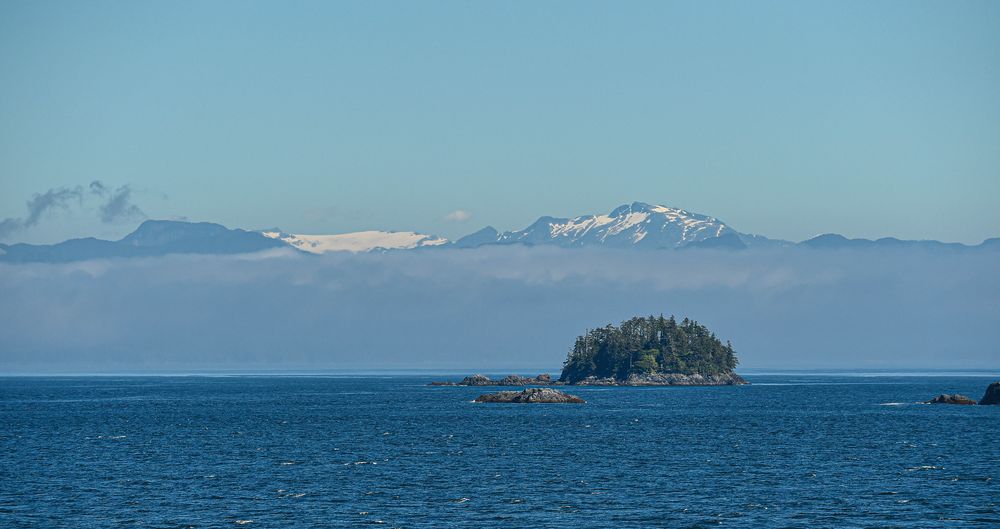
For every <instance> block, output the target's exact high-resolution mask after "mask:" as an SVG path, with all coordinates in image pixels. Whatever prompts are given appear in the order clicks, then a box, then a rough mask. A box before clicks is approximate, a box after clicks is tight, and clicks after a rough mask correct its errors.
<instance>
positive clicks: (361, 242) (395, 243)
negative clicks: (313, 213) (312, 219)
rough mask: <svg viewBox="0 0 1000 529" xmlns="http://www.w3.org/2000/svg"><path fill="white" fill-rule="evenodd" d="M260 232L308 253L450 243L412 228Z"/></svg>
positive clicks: (392, 248)
mask: <svg viewBox="0 0 1000 529" xmlns="http://www.w3.org/2000/svg"><path fill="white" fill-rule="evenodd" d="M261 234H262V235H264V236H265V237H270V238H272V239H277V240H280V241H283V242H285V243H286V244H289V245H291V246H293V247H295V248H298V249H299V250H302V251H304V252H309V253H326V252H351V253H360V252H371V251H379V250H412V249H414V248H423V247H428V246H442V245H446V244H448V239H444V238H442V237H437V236H435V235H424V234H422V233H415V232H412V231H359V232H354V233H340V234H336V235H299V234H291V233H284V232H282V231H281V230H277V229H274V230H264V231H262V232H261Z"/></svg>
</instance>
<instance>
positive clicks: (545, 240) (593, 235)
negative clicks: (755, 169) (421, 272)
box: [455, 202, 770, 248]
mask: <svg viewBox="0 0 1000 529" xmlns="http://www.w3.org/2000/svg"><path fill="white" fill-rule="evenodd" d="M710 240H711V241H712V242H711V243H706V244H704V245H705V246H707V247H709V246H710V247H728V248H732V247H745V246H747V245H749V244H761V243H764V242H765V241H770V239H766V238H763V237H760V236H754V235H746V234H742V233H739V232H737V231H736V230H734V229H733V228H731V227H730V226H728V225H726V224H725V223H724V222H722V221H720V220H719V219H716V218H714V217H709V216H707V215H701V214H698V213H691V212H689V211H686V210H683V209H678V208H671V207H667V206H660V205H650V204H644V203H642V202H633V203H631V204H625V205H622V206H619V207H617V208H615V209H614V210H612V211H611V212H610V213H608V214H607V215H584V216H580V217H574V218H571V219H566V218H553V217H542V218H540V219H538V220H537V221H535V223H534V224H532V225H531V226H528V227H527V228H525V229H523V230H517V231H508V232H504V233H499V232H497V231H496V230H495V229H493V228H492V227H487V228H484V229H483V230H480V231H478V232H476V233H473V234H471V235H468V236H466V237H462V238H461V239H459V240H458V241H456V242H455V246H458V247H462V248H472V247H477V246H483V245H487V244H516V243H521V244H530V245H536V244H552V245H557V246H608V247H613V248H626V247H637V248H681V247H684V246H688V245H691V244H699V243H702V242H703V241H710Z"/></svg>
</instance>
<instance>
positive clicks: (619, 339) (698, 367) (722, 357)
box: [560, 314, 737, 383]
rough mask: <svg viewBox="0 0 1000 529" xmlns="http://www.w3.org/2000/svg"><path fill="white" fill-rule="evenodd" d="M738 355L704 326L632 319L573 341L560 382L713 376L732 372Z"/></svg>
mask: <svg viewBox="0 0 1000 529" xmlns="http://www.w3.org/2000/svg"><path fill="white" fill-rule="evenodd" d="M736 364H737V360H736V353H735V351H733V346H732V344H730V343H728V342H727V343H725V344H723V343H722V342H721V341H720V340H719V339H718V338H716V336H715V333H713V332H712V331H710V330H708V328H707V327H705V326H704V325H702V324H700V323H698V322H696V321H694V320H690V319H688V318H684V320H683V321H681V322H680V323H678V322H677V320H675V319H674V317H673V316H670V317H669V318H664V317H663V315H662V314H661V315H660V316H649V317H647V318H643V317H635V318H632V319H630V320H626V321H623V322H622V323H621V325H619V326H617V327H616V326H614V325H610V324H609V325H607V326H605V327H599V328H597V329H592V330H589V331H587V332H586V333H585V334H583V335H582V336H579V337H577V339H576V343H575V344H574V345H573V349H572V350H571V351H570V352H569V355H568V356H567V357H566V362H564V363H563V370H562V376H560V380H562V381H564V382H568V383H575V382H578V381H580V380H583V379H585V378H587V377H590V376H593V377H597V378H615V379H617V380H625V379H627V378H628V377H629V375H631V374H636V375H645V374H655V373H680V374H685V375H693V374H696V373H697V374H701V375H714V374H721V373H729V372H731V371H732V370H733V369H735V368H736Z"/></svg>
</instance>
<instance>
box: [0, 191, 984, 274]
mask: <svg viewBox="0 0 1000 529" xmlns="http://www.w3.org/2000/svg"><path fill="white" fill-rule="evenodd" d="M493 245H530V246H540V245H546V246H559V247H566V248H579V247H606V248H615V249H636V250H641V249H646V250H681V249H717V250H743V249H747V248H768V247H798V248H805V249H848V248H851V249H892V248H923V249H927V250H940V251H967V250H990V249H992V250H1000V238H993V239H987V240H985V241H983V242H982V243H981V244H979V245H975V246H969V245H964V244H959V243H943V242H940V241H933V240H920V241H913V240H900V239H895V238H891V237H890V238H883V239H877V240H870V239H848V238H846V237H843V236H841V235H837V234H824V235H820V236H817V237H814V238H812V239H809V240H806V241H803V242H800V243H792V242H789V241H783V240H778V239H770V238H767V237H764V236H761V235H755V234H749V233H742V232H739V231H737V230H736V229H734V228H732V227H731V226H729V225H727V224H725V223H724V222H722V221H720V220H718V219H717V218H715V217H710V216H707V215H702V214H698V213H692V212H688V211H686V210H683V209H678V208H672V207H668V206H662V205H650V204H645V203H642V202H633V203H632V204H624V205H622V206H619V207H617V208H615V209H613V210H612V211H611V212H609V213H608V214H598V215H583V216H579V217H573V218H555V217H548V216H546V217H541V218H539V219H538V220H537V221H535V222H534V223H532V224H531V225H530V226H528V227H526V228H524V229H522V230H515V231H505V232H499V231H497V230H496V229H495V228H493V227H492V226H487V227H485V228H483V229H481V230H479V231H477V232H475V233H472V234H469V235H466V236H465V237H461V238H459V239H458V240H456V241H449V240H447V239H445V238H442V237H438V236H435V235H427V234H421V233H416V232H410V231H361V232H353V233H341V234H333V235H303V234H292V233H285V232H283V231H282V230H280V229H278V228H272V229H266V230H243V229H229V228H226V227H225V226H222V225H220V224H214V223H209V222H184V221H172V220H147V221H145V222H143V223H142V224H141V225H140V226H139V227H138V228H137V229H136V230H135V231H134V232H132V233H130V234H129V235H127V236H125V237H124V238H122V239H120V240H117V241H107V240H101V239H95V238H84V239H71V240H68V241H64V242H61V243H58V244H52V245H33V244H24V243H18V244H10V245H6V244H0V261H7V262H48V263H58V262H70V261H79V260H86V259H100V258H116V257H117V258H121V257H151V256H160V255H167V254H177V253H187V254H241V253H250V252H258V251H263V250H275V249H292V250H294V251H296V252H302V253H308V254H322V253H327V252H344V251H346V252H352V253H359V252H377V251H390V250H396V251H401V250H430V249H443V248H457V249H463V248H465V249H467V248H478V247H482V246H493Z"/></svg>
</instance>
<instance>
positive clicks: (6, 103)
mask: <svg viewBox="0 0 1000 529" xmlns="http://www.w3.org/2000/svg"><path fill="white" fill-rule="evenodd" d="M997 94H1000V3H997V2H992V1H940V2H924V1H844V2H809V1H794V2H767V1H762V2H666V1H657V2H628V3H615V2H577V1H574V2H552V1H545V2H494V3H485V2H378V1H376V2H308V1H297V2H248V1H239V2H230V1H214V2H182V1H181V2H124V1H120V2H104V1H93V2H70V1H68V2H52V1H45V2H34V1H31V2H28V1H7V2H3V3H0V220H2V219H14V220H18V219H22V220H23V219H25V218H27V216H28V215H29V212H28V209H27V207H26V202H27V201H29V200H31V199H32V197H34V196H35V195H36V194H44V193H46V192H47V191H50V190H54V191H56V192H58V191H60V190H65V189H69V190H73V189H77V187H78V186H80V188H82V190H83V193H82V194H81V196H80V197H78V198H77V199H74V200H71V201H69V202H66V203H65V206H66V207H65V208H51V209H50V210H48V211H47V212H45V213H44V215H42V216H41V217H40V218H38V219H37V222H35V223H33V224H31V225H23V224H22V225H21V228H20V229H18V230H14V232H12V233H8V234H6V235H5V236H4V238H3V241H4V242H15V241H25V242H36V243H47V242H56V241H59V240H63V239H66V238H69V237H79V236H90V235H95V236H99V237H107V238H116V237H120V236H122V235H124V234H125V233H127V232H129V231H131V230H132V229H134V227H135V226H136V224H137V223H138V222H139V221H140V220H141V219H142V218H147V217H149V218H187V219H191V220H208V221H215V222H221V223H223V224H226V225H228V226H232V227H244V228H250V229H261V228H270V227H280V228H282V229H284V230H285V231H289V232H297V233H339V232H348V231H356V230H363V229H387V230H416V231H421V232H426V233H435V234H439V235H443V236H446V237H452V238H453V237H457V236H460V235H464V234H467V233H470V232H472V231H475V230H476V229H479V228H481V227H482V226H485V225H493V226H495V227H497V228H498V229H501V230H505V229H518V228H523V227H524V226H526V225H528V224H530V223H531V222H532V221H533V220H535V219H536V218H537V217H539V216H541V215H552V216H575V215H582V214H591V213H601V212H607V211H610V210H611V209H612V208H614V207H615V206H617V205H619V204H623V203H629V202H632V201H643V202H649V203H660V204H665V205H670V206H675V207H682V208H686V209H688V210H691V211H695V212H700V213H705V214H709V215H713V216H715V217H718V218H720V219H722V220H723V221H725V222H727V223H729V224H730V225H732V226H733V227H735V228H736V229H738V230H740V231H743V232H750V233H759V234H763V235H767V236H769V237H775V238H784V239H789V240H802V239H806V238H808V237H811V236H814V235H816V234H819V233H826V232H838V233H842V234H845V235H847V236H851V237H869V238H875V237H881V236H896V237H901V238H914V239H926V238H931V239H939V240H945V241H959V242H966V243H978V242H979V241H981V240H982V239H984V238H987V237H995V236H998V235H1000V207H997V206H998V203H997V197H1000V148H998V146H1000V97H997ZM93 181H98V182H100V183H101V185H102V186H104V187H105V188H106V189H107V190H110V191H109V193H110V192H113V191H114V190H125V191H127V195H128V196H127V198H128V199H129V200H131V203H129V204H119V206H123V207H124V208H125V209H123V210H121V212H124V213H129V214H121V215H111V216H108V215H105V214H102V212H103V209H102V208H103V207H104V206H106V205H107V201H108V200H110V197H111V195H97V194H95V193H91V192H90V191H89V187H88V186H89V185H90V183H91V182H93ZM130 205H131V206H134V207H135V210H129V209H128V206H130Z"/></svg>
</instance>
